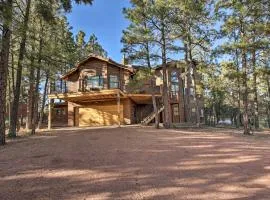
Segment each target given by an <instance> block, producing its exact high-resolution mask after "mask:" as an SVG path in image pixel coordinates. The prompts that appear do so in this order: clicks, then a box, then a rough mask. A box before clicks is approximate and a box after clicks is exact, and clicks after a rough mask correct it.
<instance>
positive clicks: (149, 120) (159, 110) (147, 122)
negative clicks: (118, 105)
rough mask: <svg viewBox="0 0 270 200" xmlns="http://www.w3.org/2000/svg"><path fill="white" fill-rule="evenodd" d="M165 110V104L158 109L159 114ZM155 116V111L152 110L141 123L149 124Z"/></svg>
mask: <svg viewBox="0 0 270 200" xmlns="http://www.w3.org/2000/svg"><path fill="white" fill-rule="evenodd" d="M163 110H164V105H163V106H161V107H160V108H159V109H158V114H159V113H161V112H162V111H163ZM154 118H155V112H152V113H150V114H149V115H148V116H147V117H145V118H144V119H143V120H142V121H141V124H142V125H148V124H149V123H150V122H151V121H152V120H153V119H154Z"/></svg>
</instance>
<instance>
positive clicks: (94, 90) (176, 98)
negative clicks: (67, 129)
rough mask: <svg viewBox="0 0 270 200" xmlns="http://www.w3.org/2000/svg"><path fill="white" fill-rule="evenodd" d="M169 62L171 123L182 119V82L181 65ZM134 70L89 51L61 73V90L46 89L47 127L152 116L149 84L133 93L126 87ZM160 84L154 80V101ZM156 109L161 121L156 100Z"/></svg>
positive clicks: (158, 72)
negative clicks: (179, 66) (47, 104)
mask: <svg viewBox="0 0 270 200" xmlns="http://www.w3.org/2000/svg"><path fill="white" fill-rule="evenodd" d="M171 65H172V64H169V65H168V70H169V71H171V72H170V74H171V75H172V76H171V79H170V81H169V82H170V88H171V91H170V94H171V99H170V105H171V107H172V119H173V122H174V123H178V122H185V121H186V118H185V109H184V104H183V101H182V98H183V95H184V94H183V85H182V81H180V82H181V83H180V82H179V81H177V80H178V77H179V73H180V71H181V69H177V67H176V66H174V65H172V66H171ZM170 69H171V70H170ZM136 70H138V69H136ZM136 70H135V68H133V67H132V66H130V65H123V64H119V63H117V62H115V61H113V60H111V59H106V58H102V57H100V56H96V55H90V56H89V57H88V58H87V59H85V60H84V61H82V62H80V63H79V64H78V65H77V67H76V68H74V69H72V70H71V71H69V72H68V73H67V74H65V75H64V76H63V77H62V80H64V81H65V84H61V85H65V86H66V88H65V89H64V92H60V93H59V92H55V91H57V90H55V91H51V92H50V94H49V99H50V104H49V116H48V127H49V128H51V126H52V125H60V124H61V125H64V126H106V125H120V124H136V123H141V122H145V123H146V124H147V123H149V122H151V121H152V120H153V119H154V115H153V105H152V94H151V93H150V92H147V91H148V90H147V89H144V88H147V87H150V86H149V84H145V85H144V86H143V87H142V89H141V92H140V93H136V94H134V93H133V91H129V89H128V87H127V86H128V83H129V81H130V80H131V79H132V78H133V76H134V75H135V73H136ZM161 73H162V72H161V70H160V68H157V69H156V75H157V77H159V76H161ZM157 80H158V79H157ZM157 82H158V81H157ZM177 84H178V86H177ZM161 87H162V86H161V85H159V84H157V86H156V87H155V88H154V91H155V96H156V98H157V101H158V102H161V98H162V95H161V92H160V91H162V90H161ZM62 91H63V90H62ZM55 99H58V100H59V99H60V100H61V102H58V103H57V102H56V101H55ZM158 109H159V112H160V119H161V121H162V111H163V106H162V104H161V103H159V104H158ZM52 122H53V124H52Z"/></svg>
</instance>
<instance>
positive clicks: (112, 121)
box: [78, 105, 123, 126]
mask: <svg viewBox="0 0 270 200" xmlns="http://www.w3.org/2000/svg"><path fill="white" fill-rule="evenodd" d="M78 118H79V120H78V121H79V126H110V125H118V121H119V119H118V109H117V105H95V106H91V107H84V108H79V115H78ZM120 121H121V122H122V121H123V105H121V106H120Z"/></svg>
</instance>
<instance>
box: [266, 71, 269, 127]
mask: <svg viewBox="0 0 270 200" xmlns="http://www.w3.org/2000/svg"><path fill="white" fill-rule="evenodd" d="M266 83H267V91H268V98H269V99H270V81H269V76H266ZM267 123H268V128H270V101H269V100H268V102H267Z"/></svg>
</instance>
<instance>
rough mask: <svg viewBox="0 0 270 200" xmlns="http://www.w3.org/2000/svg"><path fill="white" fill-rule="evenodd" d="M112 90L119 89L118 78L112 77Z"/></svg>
mask: <svg viewBox="0 0 270 200" xmlns="http://www.w3.org/2000/svg"><path fill="white" fill-rule="evenodd" d="M110 88H119V79H118V76H116V75H110Z"/></svg>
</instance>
